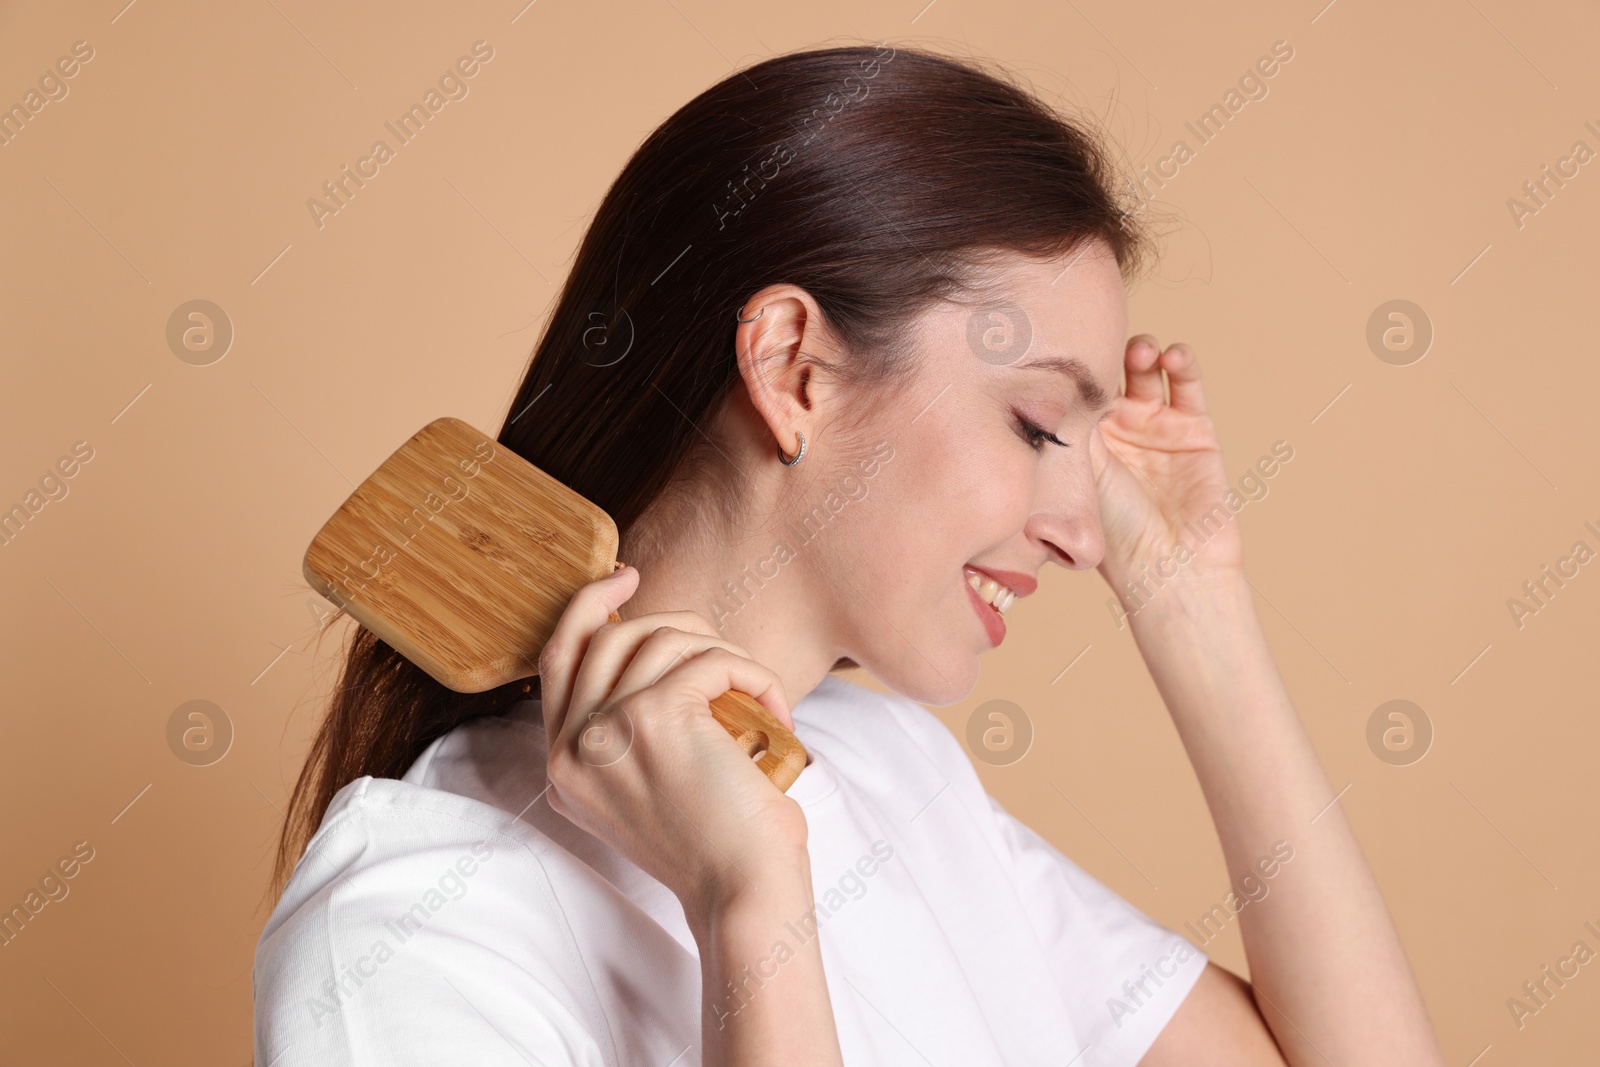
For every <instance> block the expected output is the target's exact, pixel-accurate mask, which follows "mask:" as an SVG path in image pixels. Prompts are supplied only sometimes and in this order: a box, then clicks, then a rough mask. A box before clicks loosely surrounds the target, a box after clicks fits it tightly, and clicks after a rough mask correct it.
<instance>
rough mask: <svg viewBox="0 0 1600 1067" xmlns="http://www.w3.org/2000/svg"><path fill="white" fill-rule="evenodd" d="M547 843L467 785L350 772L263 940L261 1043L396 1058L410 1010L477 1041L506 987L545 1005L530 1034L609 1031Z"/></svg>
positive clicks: (314, 1056) (573, 1036) (574, 1037)
mask: <svg viewBox="0 0 1600 1067" xmlns="http://www.w3.org/2000/svg"><path fill="white" fill-rule="evenodd" d="M549 850H550V846H549V844H548V843H546V842H542V841H541V840H540V839H539V837H538V835H537V834H536V833H533V832H530V831H529V830H528V829H527V827H526V824H523V823H519V822H518V821H517V820H516V819H514V818H508V817H507V815H506V814H505V813H504V812H501V811H498V810H497V809H495V808H493V807H491V806H489V805H486V804H483V803H480V802H478V801H474V800H472V799H469V798H466V797H461V796H457V795H454V794H450V793H445V792H442V791H440V790H435V789H429V788H425V787H422V786H418V785H415V784H413V783H409V782H404V781H397V780H392V779H375V778H359V779H357V780H356V781H354V782H351V783H350V784H349V785H347V786H345V787H344V788H343V789H342V790H340V791H339V793H338V794H337V795H336V796H335V797H334V799H333V802H332V803H331V804H330V805H329V808H328V811H327V813H326V815H325V816H324V818H323V821H322V825H321V827H320V828H319V829H318V831H317V833H316V836H315V837H313V838H312V840H311V843H310V844H309V845H308V847H307V848H306V851H305V854H304V855H303V856H302V857H301V859H300V862H299V863H298V864H297V865H296V867H295V870H294V874H293V875H292V876H291V878H290V881H289V884H288V886H287V888H286V889H285V891H284V894H283V896H282V898H281V899H280V900H279V902H278V904H277V906H276V907H275V908H274V910H273V913H272V916H271V918H270V919H269V920H268V922H267V926H266V928H265V930H264V931H263V933H262V935H261V939H260V941H259V943H258V944H257V946H256V954H255V970H254V984H255V999H256V1032H257V1040H258V1043H259V1044H258V1051H267V1050H269V1049H270V1050H271V1051H272V1052H273V1053H274V1054H277V1053H280V1052H285V1051H287V1050H288V1049H289V1048H291V1047H294V1048H299V1049H301V1050H302V1054H303V1055H305V1056H308V1057H310V1059H309V1060H299V1059H295V1058H290V1059H286V1060H285V1061H283V1062H284V1063H285V1064H289V1063H294V1062H313V1061H319V1062H344V1059H343V1058H342V1057H344V1056H350V1057H351V1058H352V1059H356V1058H360V1057H359V1056H356V1055H354V1053H355V1052H356V1051H357V1050H363V1049H364V1050H366V1051H367V1052H369V1053H373V1054H381V1055H380V1056H379V1058H383V1057H384V1056H388V1057H389V1061H390V1062H397V1061H396V1060H395V1059H394V1057H393V1055H391V1053H395V1043H396V1042H399V1041H402V1040H403V1041H407V1042H414V1041H416V1040H422V1039H421V1038H417V1037H416V1036H415V1035H410V1034H408V1031H409V1029H410V1028H409V1026H408V1025H407V1024H405V1023H404V1022H403V1021H401V1020H405V1019H407V1018H410V1017H419V1018H420V1017H423V1016H426V1017H427V1018H428V1019H429V1020H430V1024H431V1023H432V1022H434V1021H439V1022H441V1024H442V1025H441V1026H440V1029H439V1033H440V1034H452V1035H453V1038H454V1039H456V1040H470V1039H471V1038H472V1037H473V1035H474V1034H475V1033H477V1032H478V1031H479V1030H480V1028H481V1027H482V1025H483V1019H484V1018H486V1017H489V1016H493V1015H494V1014H495V1012H494V1008H493V1006H492V1005H493V1004H494V1003H496V1002H503V1001H504V999H505V998H506V997H507V996H510V995H512V994H513V993H514V994H515V995H516V996H518V997H521V998H523V999H522V1000H521V1002H522V1003H524V1004H537V1005H539V1007H540V1010H539V1011H538V1012H537V1013H535V1014H536V1018H537V1021H536V1022H534V1021H531V1020H530V1022H529V1023H526V1024H523V1025H524V1028H525V1027H526V1026H529V1025H534V1026H537V1027H539V1028H540V1029H541V1030H542V1031H544V1034H543V1036H541V1035H540V1034H537V1033H534V1034H527V1035H525V1036H526V1037H527V1040H528V1041H530V1042H532V1045H530V1046H529V1047H536V1046H540V1045H547V1044H548V1043H549V1042H550V1041H552V1040H554V1041H556V1042H557V1043H560V1042H567V1041H593V1040H596V1037H591V1036H590V1035H604V1034H606V1032H607V1030H606V1027H605V1023H604V1017H603V1014H602V1012H601V1011H600V1007H599V1003H598V1000H597V997H596V995H595V992H594V990H593V987H592V986H591V985H590V983H589V980H588V976H587V971H586V969H585V967H584V965H583V962H582V959H581V956H580V953H579V951H578V948H577V945H576V943H575V941H574V938H573V936H572V934H571V929H570V925H569V924H568V923H567V922H566V921H565V917H564V915H563V912H562V908H561V903H560V900H559V899H558V895H557V893H556V892H555V890H554V888H553V886H552V883H551V878H550V876H549V873H548V871H547V870H546V862H545V861H546V859H547V857H548V856H549ZM467 898H471V899H470V902H468V903H462V902H463V901H464V900H467ZM531 916H533V917H538V919H537V921H529V918H530V917H531ZM452 987H453V988H454V993H452ZM451 1003H454V1004H455V1005H456V1006H457V1007H459V1008H461V1009H462V1010H461V1011H458V1012H452V1011H451V1010H450V1009H449V1005H450V1004H451ZM486 1005H488V1006H486ZM485 1012H488V1015H487V1016H486V1015H485V1014H484V1013H485ZM452 1020H453V1021H452ZM502 1022H503V1020H502ZM442 1039H443V1038H441V1040H442ZM426 1040H427V1041H432V1040H434V1039H433V1038H427V1039H426ZM319 1057H329V1058H326V1059H321V1060H319V1059H318V1058H319ZM405 1062H411V1061H409V1060H406V1061H405Z"/></svg>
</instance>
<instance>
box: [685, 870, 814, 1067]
mask: <svg viewBox="0 0 1600 1067" xmlns="http://www.w3.org/2000/svg"><path fill="white" fill-rule="evenodd" d="M755 878H756V884H757V887H758V888H751V889H749V890H748V891H747V892H741V893H739V894H738V895H737V896H735V897H733V898H732V899H730V900H728V901H726V902H723V903H720V904H718V905H717V906H715V907H709V908H706V909H703V914H700V915H698V916H697V915H691V916H690V926H691V928H692V929H693V930H694V935H695V940H696V941H697V942H698V944H699V947H700V975H701V1003H702V1005H703V1010H702V1012H701V1016H702V1024H701V1037H702V1040H701V1046H702V1052H701V1055H702V1062H703V1063H704V1064H705V1067H731V1065H734V1064H737V1065H740V1067H744V1065H750V1067H768V1065H772V1067H778V1065H784V1067H788V1065H800V1067H842V1064H843V1060H842V1059H841V1057H840V1053H839V1038H838V1035H837V1032H836V1030H835V1027H834V1021H833V1006H832V1004H831V1002H830V1001H829V999H828V984H827V980H826V977H825V976H824V974H823V970H822V953H821V949H820V948H819V945H818V940H819V939H818V938H817V936H816V925H815V921H814V914H813V911H812V909H813V907H814V902H813V901H812V897H811V879H810V868H809V865H807V864H802V865H801V866H800V869H798V870H791V871H785V872H782V873H766V874H757V875H756V876H755Z"/></svg>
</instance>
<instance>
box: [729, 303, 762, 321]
mask: <svg viewBox="0 0 1600 1067" xmlns="http://www.w3.org/2000/svg"><path fill="white" fill-rule="evenodd" d="M766 310H767V306H766V305H765V304H763V305H761V311H758V312H756V313H755V314H754V315H752V316H750V317H749V318H748V319H741V318H740V317H739V312H738V311H737V310H735V311H734V313H733V321H735V322H754V321H756V320H757V319H759V318H760V317H761V312H762V311H766Z"/></svg>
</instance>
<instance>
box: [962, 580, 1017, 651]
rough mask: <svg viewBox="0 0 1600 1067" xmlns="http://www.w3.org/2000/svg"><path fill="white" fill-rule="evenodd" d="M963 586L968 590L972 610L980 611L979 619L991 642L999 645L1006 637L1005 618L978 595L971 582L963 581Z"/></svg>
mask: <svg viewBox="0 0 1600 1067" xmlns="http://www.w3.org/2000/svg"><path fill="white" fill-rule="evenodd" d="M961 588H963V589H965V590H966V591H967V602H968V603H970V604H971V605H972V610H973V611H975V612H977V613H978V621H979V622H981V623H982V624H983V630H984V633H986V634H988V635H989V644H990V645H998V644H999V643H1000V642H1001V641H1004V640H1005V639H1006V621H1005V619H1003V618H1001V617H1000V613H999V612H998V611H996V610H994V608H993V607H992V606H990V605H989V604H988V603H986V602H985V601H984V599H983V598H982V597H980V596H979V595H978V591H977V590H976V589H974V588H972V586H971V585H970V584H968V583H967V582H962V583H961Z"/></svg>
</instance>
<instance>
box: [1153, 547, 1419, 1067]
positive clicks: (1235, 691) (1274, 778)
mask: <svg viewBox="0 0 1600 1067" xmlns="http://www.w3.org/2000/svg"><path fill="white" fill-rule="evenodd" d="M1130 624H1131V625H1132V628H1133V635H1134V638H1135V640H1136V641H1137V643H1138V646H1139V649H1140V652H1141V653H1142V654H1143V656H1144V659H1145V662H1146V664H1147V665H1148V666H1149V669H1150V673H1151V675H1152V677H1153V678H1154V680H1155V683H1156V686H1157V688H1158V689H1159V690H1160V692H1161V696H1162V698H1163V700H1165V702H1166V705H1167V708H1168V710H1169V711H1170V712H1171V714H1172V718H1173V721H1174V723H1175V724H1176V726H1177V729H1178V734H1179V736H1180V737H1181V738H1182V740H1183V744H1184V747H1185V749H1186V750H1187V752H1188V755H1189V759H1190V761H1191V762H1192V763H1193V765H1194V768H1195V773H1196V774H1197V775H1198V777H1199V780H1200V785H1201V789H1202V790H1203V791H1204V793H1205V797H1206V802H1207V804H1208V805H1209V807H1210V809H1211V814H1212V818H1213V820H1214V821H1215V823H1216V827H1217V834H1218V836H1219V838H1220V839H1221V842H1222V851H1223V857H1224V860H1225V861H1226V864H1227V867H1228V871H1229V873H1230V876H1231V878H1232V882H1233V885H1234V887H1235V890H1234V891H1235V894H1236V900H1238V901H1242V902H1244V903H1243V906H1242V907H1241V908H1240V910H1239V912H1238V914H1239V929H1240V935H1241V937H1242V938H1243V941H1244V948H1245V955H1246V958H1247V959H1248V961H1249V965H1250V975H1251V979H1252V984H1253V985H1254V987H1255V990H1256V997H1257V1003H1258V1005H1259V1007H1260V1010H1261V1013H1262V1016H1263V1018H1265V1019H1266V1021H1267V1024H1268V1025H1269V1026H1270V1027H1271V1028H1272V1031H1273V1034H1274V1036H1275V1037H1276V1038H1277V1040H1278V1044H1279V1045H1280V1047H1281V1048H1282V1049H1283V1050H1284V1054H1285V1056H1286V1057H1287V1058H1288V1060H1289V1063H1290V1064H1292V1065H1293V1067H1310V1065H1311V1064H1314V1063H1315V1064H1319V1065H1321V1064H1324V1063H1326V1062H1328V1061H1330V1060H1331V1061H1332V1062H1334V1063H1361V1064H1369V1065H1381V1064H1397V1065H1398V1064H1405V1065H1415V1064H1441V1063H1442V1062H1443V1059H1442V1054H1441V1052H1440V1050H1439V1046H1438V1042H1437V1039H1436V1038H1435V1037H1434V1034H1433V1031H1432V1028H1431V1026H1430V1024H1429V1022H1428V1018H1427V1013H1426V1010H1425V1008H1424V1006H1423V1004H1422V999H1421V995H1420V993H1419V992H1418V990H1417V987H1416V982H1415V980H1414V978H1413V977H1412V974H1411V969H1410V965H1409V964H1408V963H1407V961H1406V958H1405V954H1404V951H1403V950H1402V948H1401V946H1400V940H1399V937H1398V935H1397V934H1396V932H1395V929H1394V924H1393V922H1392V921H1391V919H1390V918H1389V913H1388V910H1387V909H1386V907H1385V905H1384V902H1383V898H1382V896H1381V895H1380V893H1379V891H1378V887H1377V884H1376V882H1375V880H1374V879H1373V876H1372V872H1371V870H1370V868H1369V867H1368V866H1367V863H1366V859H1365V858H1364V857H1363V856H1362V854H1361V849H1360V846H1359V845H1358V844H1357V842H1356V839H1355V836H1354V834H1353V833H1352V832H1351V829H1350V825H1349V823H1348V821H1347V820H1346V819H1345V817H1344V812H1343V811H1342V809H1341V808H1340V806H1339V805H1338V804H1332V805H1331V806H1330V803H1329V802H1330V801H1331V800H1332V799H1333V797H1334V793H1335V790H1334V788H1333V786H1332V785H1331V783H1330V782H1329V780H1328V777H1327V775H1326V773H1325V772H1324V771H1323V768H1322V764H1321V762H1320V761H1319V760H1318V758H1317V754H1316V751H1315V749H1314V748H1313V746H1312V744H1311V739H1310V737H1309V736H1308V735H1307V733H1306V731H1305V728H1304V727H1303V726H1302V724H1301V722H1300V719H1299V716H1298V715H1297V714H1296V712H1295V709H1294V706H1293V704H1292V703H1291V702H1290V700H1289V694H1288V691H1287V690H1286V689H1285V687H1284V684H1283V680H1282V678H1281V676H1280V675H1279V673H1278V669H1277V665H1276V664H1275V663H1274V662H1273V659H1272V655H1271V652H1270V651H1269V649H1268V648H1267V644H1266V641H1265V639H1264V637H1263V636H1262V633H1261V628H1260V623H1259V620H1258V618H1257V615H1256V611H1255V604H1254V601H1253V599H1252V597H1251V589H1250V586H1249V584H1248V583H1247V582H1246V581H1245V580H1244V576H1243V573H1242V572H1240V571H1221V572H1209V573H1206V572H1201V573H1191V574H1186V575H1184V576H1183V578H1182V579H1181V580H1179V581H1177V582H1175V583H1174V584H1172V585H1170V586H1168V587H1166V588H1164V589H1162V590H1161V592H1160V594H1159V596H1157V597H1156V598H1155V600H1153V601H1152V602H1151V603H1150V604H1148V605H1146V606H1145V607H1144V608H1143V609H1142V610H1141V611H1139V613H1138V614H1137V615H1134V616H1132V617H1131V620H1130ZM1280 843H1281V844H1280ZM1274 846H1278V848H1279V851H1278V852H1277V853H1275V852H1274ZM1288 849H1292V850H1293V854H1292V859H1291V860H1290V861H1289V862H1287V863H1276V864H1275V863H1274V862H1272V861H1273V860H1275V859H1276V860H1281V858H1282V856H1283V855H1284V854H1285V852H1286V851H1287V850H1288ZM1263 861H1266V862H1265V863H1263ZM1267 870H1271V871H1272V872H1273V874H1272V876H1271V877H1270V878H1267V877H1265V876H1264V873H1263V872H1264V871H1267ZM1247 875H1249V876H1252V881H1251V882H1248V883H1246V882H1245V881H1244V879H1245V878H1246V876H1247ZM1241 887H1243V888H1241ZM1251 897H1256V898H1257V899H1254V900H1252V899H1251Z"/></svg>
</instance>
